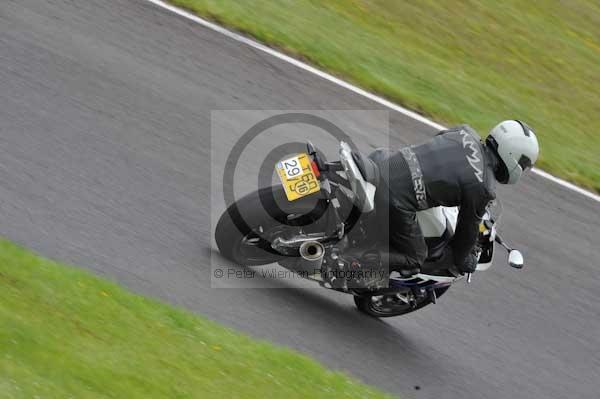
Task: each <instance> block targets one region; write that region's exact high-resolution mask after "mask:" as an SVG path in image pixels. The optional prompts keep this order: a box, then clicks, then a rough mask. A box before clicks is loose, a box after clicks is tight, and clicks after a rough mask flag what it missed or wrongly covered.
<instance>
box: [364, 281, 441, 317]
mask: <svg viewBox="0 0 600 399" xmlns="http://www.w3.org/2000/svg"><path fill="white" fill-rule="evenodd" d="M448 288H450V287H443V288H437V289H436V290H435V293H436V297H437V298H439V297H441V296H442V295H444V293H445V292H446V291H448ZM354 304H355V305H356V307H357V308H358V310H360V311H361V312H363V313H366V314H368V315H369V316H373V317H394V316H402V315H405V314H408V313H411V312H414V311H416V310H419V309H422V308H424V307H425V306H427V305H429V304H431V300H430V299H429V298H428V297H424V298H420V299H418V300H417V302H416V304H413V305H411V304H407V303H402V301H401V300H400V299H398V298H397V297H395V294H388V295H375V294H371V295H370V294H366V295H361V296H354Z"/></svg>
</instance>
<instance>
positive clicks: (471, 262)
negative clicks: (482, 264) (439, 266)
mask: <svg viewBox="0 0 600 399" xmlns="http://www.w3.org/2000/svg"><path fill="white" fill-rule="evenodd" d="M477 262H478V259H477V255H476V254H475V253H474V252H471V253H469V255H467V257H466V258H465V260H464V261H463V262H462V264H460V265H457V266H458V270H460V272H461V273H473V272H474V271H475V269H476V268H477Z"/></svg>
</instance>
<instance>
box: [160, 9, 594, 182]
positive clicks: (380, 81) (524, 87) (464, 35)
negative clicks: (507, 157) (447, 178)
mask: <svg viewBox="0 0 600 399" xmlns="http://www.w3.org/2000/svg"><path fill="white" fill-rule="evenodd" d="M171 1H172V3H174V4H175V5H179V6H182V7H185V8H188V9H191V10H193V11H196V12H198V13H199V14H201V15H204V16H208V17H210V18H212V19H215V20H217V21H218V22H220V23H223V24H225V25H228V26H232V27H235V28H236V29H238V30H240V31H243V32H246V33H249V34H251V35H253V36H255V37H256V38H258V39H259V40H261V41H263V42H266V43H270V44H272V45H275V46H277V47H280V48H283V49H284V50H285V51H288V52H290V53H292V54H296V55H301V56H303V57H304V58H306V59H308V60H309V61H311V62H312V63H314V64H316V65H318V66H320V67H322V68H325V69H327V70H329V71H332V72H334V73H335V74H337V75H341V76H343V77H345V78H347V79H349V80H351V81H354V82H355V83H357V84H359V85H360V86H362V87H364V88H366V89H369V90H373V91H375V92H378V93H381V94H382V95H384V96H386V97H388V98H390V99H392V100H394V101H397V102H399V103H402V104H404V105H406V106H408V107H409V108H412V109H415V110H417V111H419V112H422V113H424V114H427V115H430V116H433V117H434V118H435V119H436V120H438V121H440V122H442V123H446V124H454V123H461V122H467V123H470V124H471V125H473V126H474V127H475V128H477V129H479V130H480V131H481V132H482V133H483V134H485V133H487V131H488V130H489V129H490V128H491V127H492V126H493V125H494V124H495V123H496V122H498V121H500V120H502V119H511V118H520V119H523V120H525V121H527V122H528V123H529V124H530V125H531V126H532V127H533V128H534V130H536V132H537V133H538V135H539V137H540V144H541V158H540V161H539V163H538V165H539V166H540V167H542V168H543V169H545V170H547V171H549V172H551V173H553V174H556V175H559V176H561V177H563V178H566V179H568V180H570V181H573V182H575V183H578V184H580V185H582V186H585V187H588V188H592V189H594V190H596V191H600V156H599V155H598V153H599V152H600V134H599V132H598V129H600V3H599V2H598V1H595V0H567V1H561V2H559V1H555V0H538V1H535V2H533V1H529V2H528V1H518V0H507V1H493V0H482V1H460V2H459V1H456V0H455V1H438V0H419V1H391V0H390V1H388V0H328V1H319V0H295V1H293V0H278V1H273V0H252V1H249V0H235V1H233V0H171ZM396 134H399V135H401V134H402V132H396Z"/></svg>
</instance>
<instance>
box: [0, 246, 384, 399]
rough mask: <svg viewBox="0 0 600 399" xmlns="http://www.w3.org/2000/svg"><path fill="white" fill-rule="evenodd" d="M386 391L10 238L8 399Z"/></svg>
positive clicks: (4, 304) (0, 352) (6, 250)
mask: <svg viewBox="0 0 600 399" xmlns="http://www.w3.org/2000/svg"><path fill="white" fill-rule="evenodd" d="M37 397H39V398H127V399H135V398H143V399H147V398H170V399H171V398H192V397H193V398H219V399H221V398H261V399H262V398H304V397H309V398H323V397H328V398H333V397H335V398H357V397H372V398H383V397H386V396H385V395H384V394H382V393H380V392H378V391H376V390H374V389H371V388H369V387H367V386H365V385H362V384H360V383H357V382H355V381H353V380H352V379H350V378H348V377H347V376H345V375H343V374H340V373H335V372H332V371H328V370H326V369H325V368H323V367H322V366H320V365H319V364H317V363H316V362H315V361H313V360H311V359H309V358H307V357H305V356H302V355H300V354H297V353H295V352H293V351H291V350H287V349H283V348H278V347H276V346H274V345H272V344H269V343H266V342H260V341H257V340H255V339H252V338H249V337H247V336H244V335H242V334H239V333H237V332H234V331H232V330H230V329H227V328H225V327H222V326H220V325H218V324H217V323H214V322H211V321H208V320H206V319H204V318H201V317H198V316H195V315H192V314H190V313H188V312H186V311H183V310H179V309H175V308H173V307H170V306H167V305H164V304H161V303H158V302H156V301H153V300H150V299H146V298H144V297H141V296H138V295H134V294H131V293H128V292H126V291H125V290H124V289H122V288H120V287H119V286H117V285H115V284H113V283H110V282H107V281H104V280H102V279H99V278H97V277H94V276H92V275H91V274H89V273H87V272H84V271H82V270H79V269H76V268H73V267H68V266H64V265H61V264H58V263H56V262H53V261H49V260H46V259H43V258H41V257H38V256H36V255H34V254H32V253H31V252H29V251H27V250H25V249H23V248H20V247H18V246H15V245H13V244H11V243H10V242H7V241H5V240H2V239H0V398H37Z"/></svg>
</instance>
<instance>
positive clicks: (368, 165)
mask: <svg viewBox="0 0 600 399" xmlns="http://www.w3.org/2000/svg"><path fill="white" fill-rule="evenodd" d="M352 159H354V162H356V166H358V170H359V171H360V174H361V175H362V176H363V178H364V179H365V181H367V182H369V183H371V184H372V185H374V186H375V187H377V185H378V183H379V168H378V167H377V165H376V164H375V162H373V160H372V159H370V158H368V157H366V156H364V155H363V154H361V153H360V152H356V151H352Z"/></svg>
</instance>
